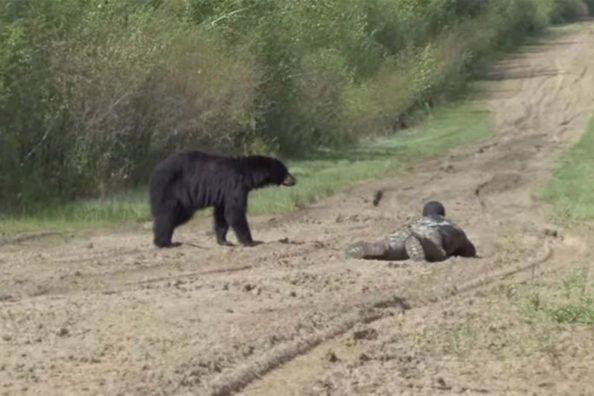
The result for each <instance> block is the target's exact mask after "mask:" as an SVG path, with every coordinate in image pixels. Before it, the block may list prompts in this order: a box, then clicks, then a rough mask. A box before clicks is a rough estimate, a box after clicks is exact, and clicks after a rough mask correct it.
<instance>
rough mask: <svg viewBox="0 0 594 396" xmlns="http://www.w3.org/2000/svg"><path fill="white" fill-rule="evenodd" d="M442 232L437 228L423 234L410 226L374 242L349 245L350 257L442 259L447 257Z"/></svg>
mask: <svg viewBox="0 0 594 396" xmlns="http://www.w3.org/2000/svg"><path fill="white" fill-rule="evenodd" d="M442 244H443V241H442V237H441V234H440V233H439V230H438V229H437V228H433V229H429V230H425V231H424V232H423V235H420V234H418V233H415V232H414V231H413V230H412V229H411V228H410V227H406V228H404V229H403V230H400V231H398V232H395V233H394V234H391V235H388V236H387V237H385V238H384V239H381V240H379V241H374V242H357V243H355V244H353V245H351V246H349V247H348V248H347V250H346V254H347V256H349V257H353V258H361V259H375V260H407V259H411V260H413V261H424V260H426V261H441V260H445V259H446V258H447V254H446V252H445V250H444V249H443V246H442Z"/></svg>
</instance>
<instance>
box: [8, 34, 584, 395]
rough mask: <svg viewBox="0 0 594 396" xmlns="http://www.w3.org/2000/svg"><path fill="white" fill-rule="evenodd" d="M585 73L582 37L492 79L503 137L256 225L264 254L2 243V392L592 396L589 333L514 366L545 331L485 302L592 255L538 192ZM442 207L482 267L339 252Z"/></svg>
mask: <svg viewBox="0 0 594 396" xmlns="http://www.w3.org/2000/svg"><path fill="white" fill-rule="evenodd" d="M593 61H594V25H591V24H589V25H587V26H586V27H585V29H584V30H582V31H580V32H572V33H565V34H563V35H562V36H559V37H556V38H553V39H551V40H550V41H548V42H547V43H546V45H534V46H531V47H529V48H528V51H526V53H524V54H523V55H518V56H515V57H512V58H510V59H508V60H506V61H504V62H501V63H500V64H497V65H495V66H494V68H493V70H492V71H491V72H490V73H489V75H488V78H489V79H496V80H500V81H498V82H497V83H496V84H494V85H495V86H496V88H495V89H494V90H493V92H492V95H490V98H489V99H488V101H487V106H489V107H490V108H491V109H492V110H493V112H494V114H495V116H496V128H495V129H496V131H495V134H494V136H492V137H490V138H489V139H488V140H486V141H482V142H480V143H477V144H473V145H469V146H466V147H462V148H459V149H457V150H455V151H453V152H451V153H449V154H448V155H445V156H442V157H441V158H439V159H435V160H431V161H426V162H423V163H419V164H416V165H414V166H412V167H411V169H410V171H409V172H407V173H406V175H404V176H402V177H400V178H398V179H394V180H385V181H382V182H374V183H370V184H366V185H363V186H360V187H358V188H355V189H353V190H351V191H348V192H345V193H341V194H338V195H336V196H334V197H332V198H330V199H327V200H324V201H322V202H319V203H318V204H316V205H313V206H312V207H310V208H308V209H306V210H303V211H300V212H298V213H295V214H293V215H290V216H286V217H280V218H265V217H262V218H251V223H252V226H253V233H254V235H255V236H256V238H257V239H260V240H263V241H265V242H266V243H265V244H264V245H261V246H258V247H257V248H249V249H246V248H221V247H218V246H216V245H215V243H214V239H213V237H212V236H209V235H207V234H206V231H209V228H210V225H209V224H194V225H192V226H188V227H185V228H183V229H181V230H180V231H179V232H178V233H176V236H175V238H176V240H178V241H181V242H191V243H192V244H193V245H188V244H186V245H183V246H182V247H180V248H177V249H171V250H157V249H155V248H153V247H152V245H151V236H150V233H149V230H147V229H142V230H134V231H126V232H123V231H118V232H114V233H110V234H93V235H84V236H64V235H57V236H56V235H53V236H51V235H50V236H44V237H39V238H31V239H20V240H4V241H3V242H0V243H1V245H0V336H1V339H0V394H7V395H21V394H27V395H29V394H31V395H33V394H40V395H41V394H42V395H99V394H103V395H124V394H130V395H186V394H187V395H190V394H196V395H209V394H229V393H233V392H238V393H241V394H245V395H292V394H294V395H308V394H316V395H318V394H324V395H325V394H331V395H347V394H381V395H394V394H428V395H432V394H438V393H443V394H452V393H466V394H472V393H491V394H532V393H534V392H536V393H537V394H587V393H588V392H591V390H592V389H594V379H593V378H592V376H591V375H589V374H591V368H592V367H594V357H593V356H594V354H593V353H592V351H593V346H594V335H592V333H591V331H590V333H585V334H584V335H583V337H582V338H573V337H577V335H576V334H574V333H572V336H571V337H567V339H565V341H564V342H566V344H563V345H561V346H560V348H559V349H560V352H559V353H558V354H557V355H555V358H554V359H553V358H550V354H547V353H546V351H540V350H538V349H535V350H534V353H531V354H530V358H529V359H527V358H526V357H524V356H525V355H523V354H521V353H515V352H514V351H516V350H517V348H516V347H518V346H522V347H525V348H528V347H529V345H531V342H532V340H534V339H536V338H537V336H536V335H535V334H533V333H532V332H531V328H530V327H529V326H528V327H527V325H526V326H525V325H523V324H520V323H517V321H516V320H515V319H513V318H514V317H513V316H512V315H511V313H510V310H509V309H508V308H507V307H506V306H505V302H504V301H501V300H500V299H499V297H497V296H498V294H496V293H495V294H494V290H497V288H498V287H501V286H502V285H508V284H513V283H518V282H522V281H524V280H534V279H541V278H543V277H546V276H548V275H549V274H551V273H554V272H555V271H559V270H561V269H563V268H567V267H568V266H571V265H573V264H575V263H577V262H580V260H584V259H585V258H586V257H587V254H588V252H587V250H586V246H587V243H589V242H590V241H591V240H592V238H591V236H589V235H588V234H587V233H586V232H582V231H583V230H581V231H579V232H578V231H577V230H570V229H564V228H562V227H561V226H559V225H555V224H551V223H550V220H549V218H548V217H547V214H546V207H545V206H543V205H542V203H540V202H539V201H537V200H536V199H535V198H534V194H535V192H537V191H538V189H539V188H540V187H541V186H542V185H543V183H544V182H546V180H547V177H549V175H550V174H551V170H552V169H553V166H554V164H555V162H556V160H557V158H558V156H559V154H560V153H562V152H563V150H564V149H566V148H567V147H568V146H569V145H570V144H572V143H574V142H575V141H576V139H577V138H579V136H580V135H581V134H582V133H583V131H584V130H585V128H586V125H587V121H588V119H589V117H590V116H591V114H592V112H593V110H594V89H593V88H594V68H593V66H592V65H594V63H593ZM379 188H383V189H384V191H385V193H384V198H383V200H382V201H381V202H380V204H379V206H378V207H374V206H373V205H371V203H370V202H369V201H370V200H371V198H372V196H373V192H374V191H375V190H377V189H379ZM433 198H437V199H440V200H442V201H443V202H444V203H445V204H446V207H447V208H448V210H449V213H448V215H449V216H450V217H451V218H452V219H454V220H455V221H457V222H458V223H459V224H460V225H462V226H463V227H465V229H467V231H468V234H469V236H470V237H471V238H472V240H473V241H474V242H475V243H476V245H477V246H478V249H479V251H480V254H481V255H482V258H481V259H473V260H468V259H466V260H465V259H451V260H448V261H447V262H445V263H440V264H436V265H431V266H425V265H414V264H411V263H408V262H404V263H400V264H398V265H390V264H388V263H385V262H383V263H382V262H364V261H358V260H347V259H345V258H344V257H343V253H342V251H343V249H344V247H345V246H346V245H347V244H348V243H350V242H353V241H355V240H359V239H367V238H370V237H371V238H375V237H380V236H382V235H383V234H385V233H387V232H389V231H391V230H393V229H394V227H395V226H397V225H398V224H400V223H402V222H403V221H405V220H406V219H407V218H409V217H410V216H411V214H413V213H417V212H418V211H419V210H420V206H421V204H422V202H424V201H425V200H428V199H433ZM547 230H549V231H547ZM550 230H556V231H557V232H558V235H557V236H556V237H555V236H554V235H555V232H551V231H550ZM461 324H465V326H466V325H467V327H468V328H467V330H468V331H467V332H468V334H471V335H472V337H470V336H468V337H466V338H465V337H461V336H460V335H461V334H463V332H461V331H462V330H464V329H466V327H464V329H462V330H461V327H460V326H461ZM473 326H474V327H473ZM471 341H472V342H471Z"/></svg>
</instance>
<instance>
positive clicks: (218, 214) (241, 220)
mask: <svg viewBox="0 0 594 396" xmlns="http://www.w3.org/2000/svg"><path fill="white" fill-rule="evenodd" d="M295 183H296V181H295V178H294V177H293V175H291V174H290V173H289V171H288V170H287V167H286V166H285V165H284V164H283V163H282V162H281V161H279V160H277V159H275V158H271V157H265V156H259V155H254V156H248V157H227V156H222V155H214V154H207V153H204V152H200V151H186V152H181V153H176V154H173V155H171V156H169V157H168V158H166V159H165V160H163V161H162V162H160V163H159V164H158V165H157V166H156V167H155V170H154V171H153V174H152V176H151V180H150V186H149V196H150V205H151V214H152V217H153V233H154V240H153V243H154V244H155V245H156V246H158V247H171V246H173V244H172V241H171V238H172V236H173V231H174V230H175V228H176V227H178V226H180V225H182V224H184V223H186V222H187V221H188V220H190V219H191V218H192V216H193V215H194V213H195V212H196V211H197V210H199V209H203V208H207V207H214V228H215V234H216V238H217V242H218V243H219V244H220V245H228V244H229V243H228V242H227V239H226V237H227V231H228V230H229V227H231V228H232V229H233V231H234V232H235V234H236V235H237V239H238V240H239V242H240V243H241V244H243V245H246V246H251V245H254V244H255V243H254V241H253V239H252V235H251V232H250V228H249V225H248V222H247V216H246V212H247V204H248V194H249V192H250V191H251V190H253V189H257V188H262V187H266V186H270V185H281V184H282V185H286V186H293V185H295Z"/></svg>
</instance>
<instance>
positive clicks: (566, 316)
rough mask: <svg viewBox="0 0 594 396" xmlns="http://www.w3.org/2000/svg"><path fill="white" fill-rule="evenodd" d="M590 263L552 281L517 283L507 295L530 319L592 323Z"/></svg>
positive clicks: (593, 301) (593, 318)
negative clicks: (523, 284)
mask: <svg viewBox="0 0 594 396" xmlns="http://www.w3.org/2000/svg"><path fill="white" fill-rule="evenodd" d="M590 267H591V266H590V265H584V266H582V267H580V268H578V269H575V270H572V271H570V272H568V273H567V274H565V276H564V277H563V278H561V279H560V280H559V281H557V282H555V283H546V284H541V285H531V286H516V287H512V288H510V289H508V290H507V293H506V294H507V296H508V298H509V299H511V300H512V301H513V302H514V303H515V304H516V305H517V306H518V307H519V308H520V309H521V311H522V312H523V314H524V316H525V317H527V318H529V319H531V320H545V321H548V322H552V323H556V324H585V325H593V324H594V289H593V288H592V286H593V283H592V281H593V279H592V278H591V277H590V271H589V270H590Z"/></svg>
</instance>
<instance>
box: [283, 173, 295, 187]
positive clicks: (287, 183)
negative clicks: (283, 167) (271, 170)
mask: <svg viewBox="0 0 594 396" xmlns="http://www.w3.org/2000/svg"><path fill="white" fill-rule="evenodd" d="M295 184H297V179H295V176H293V175H292V174H290V173H287V176H285V180H283V185H284V186H289V187H290V186H294V185H295Z"/></svg>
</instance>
